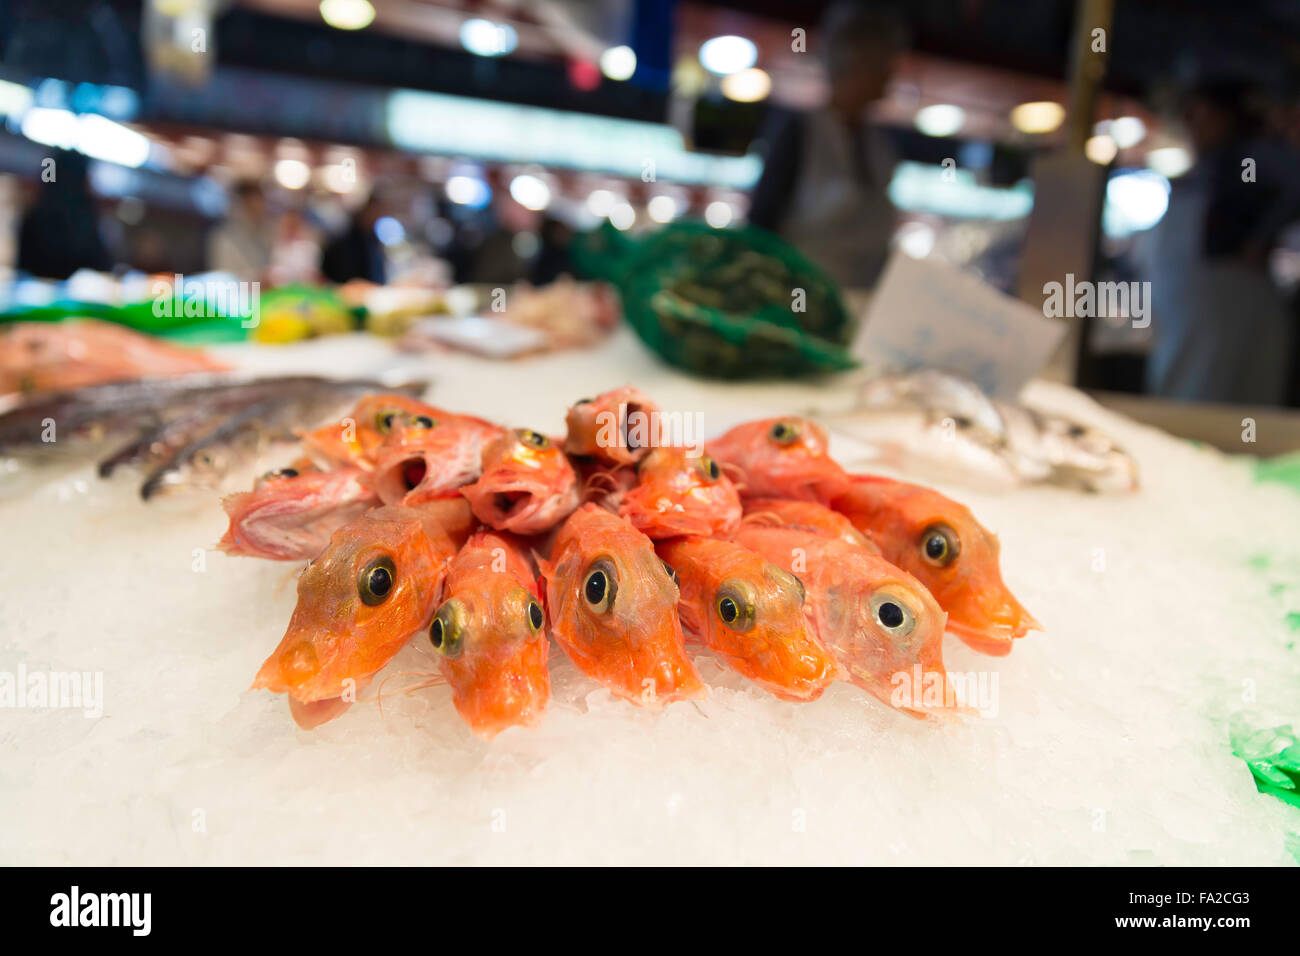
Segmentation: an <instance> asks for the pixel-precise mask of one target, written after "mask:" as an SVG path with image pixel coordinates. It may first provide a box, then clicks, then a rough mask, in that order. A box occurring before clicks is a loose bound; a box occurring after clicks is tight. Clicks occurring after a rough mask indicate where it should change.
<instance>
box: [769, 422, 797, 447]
mask: <svg viewBox="0 0 1300 956" xmlns="http://www.w3.org/2000/svg"><path fill="white" fill-rule="evenodd" d="M767 434H768V437H770V438H771V439H772V441H774V442H776V443H777V444H778V445H793V444H794V443H795V441H797V440H798V438H799V426H798V425H796V424H794V423H793V422H777V423H776V424H775V425H773V426H772V428H771V430H769V431H768V433H767Z"/></svg>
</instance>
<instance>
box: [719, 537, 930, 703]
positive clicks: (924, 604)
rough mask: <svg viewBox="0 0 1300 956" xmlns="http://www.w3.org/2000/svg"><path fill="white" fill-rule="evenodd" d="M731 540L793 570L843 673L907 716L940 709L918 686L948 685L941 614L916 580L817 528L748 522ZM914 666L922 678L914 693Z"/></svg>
mask: <svg viewBox="0 0 1300 956" xmlns="http://www.w3.org/2000/svg"><path fill="white" fill-rule="evenodd" d="M735 540H736V541H737V542H738V543H739V544H742V545H744V546H745V547H747V548H751V549H753V550H754V551H756V552H757V553H758V554H760V555H762V556H763V557H764V558H766V559H767V560H769V561H771V562H773V563H774V564H777V565H779V566H780V567H782V568H784V569H785V570H787V571H791V572H792V573H794V574H797V575H798V577H799V580H800V581H802V582H803V584H804V587H805V588H806V589H807V599H806V601H805V604H804V607H805V610H806V612H807V614H808V618H809V620H810V621H811V622H812V626H813V631H814V633H815V634H816V635H817V637H818V639H819V640H820V641H821V642H822V643H823V644H824V645H825V646H826V647H827V648H828V649H829V650H830V651H831V653H832V654H833V655H834V656H835V659H836V660H837V661H838V662H839V663H840V665H841V666H842V667H843V670H844V677H845V679H846V680H848V681H850V682H851V683H853V684H854V685H855V686H857V687H860V688H862V689H863V690H865V691H867V692H868V693H870V694H872V695H873V696H875V697H876V698H877V699H879V700H880V701H882V702H884V703H885V704H888V705H890V706H894V707H898V708H899V709H900V710H904V711H905V712H907V713H909V714H912V715H913V716H917V717H923V716H940V715H941V714H942V713H944V712H943V711H942V710H935V709H929V708H927V707H926V706H925V698H924V697H923V691H924V689H925V684H924V681H930V682H931V684H932V685H933V684H934V683H936V682H937V684H938V686H939V687H940V688H946V687H947V684H948V679H947V673H946V672H945V670H944V666H943V630H944V622H945V620H946V615H945V614H944V612H943V610H942V609H941V608H940V607H939V605H938V604H937V603H936V602H935V600H934V598H933V597H931V595H930V593H929V592H928V591H927V590H926V589H925V587H924V586H922V584H921V583H920V582H919V581H917V580H916V579H915V578H914V577H912V576H911V575H910V574H908V573H907V572H905V571H901V570H899V569H898V568H896V567H894V566H893V565H892V564H890V563H889V562H888V561H886V560H885V559H884V558H882V557H880V556H879V555H878V554H875V553H873V552H872V551H869V550H867V549H865V548H863V547H862V546H861V545H857V544H853V543H850V542H848V541H845V540H844V539H843V538H842V537H830V536H827V535H825V534H819V533H818V532H816V531H807V530H800V529H794V528H777V527H764V526H762V525H756V524H751V523H746V524H744V525H742V526H741V528H740V530H739V531H738V532H737V533H736V539H735ZM918 665H919V673H921V674H922V675H924V677H923V685H922V686H921V687H917V688H915V693H913V688H912V684H913V683H914V679H913V678H914V674H916V673H917V672H918ZM941 700H942V698H941Z"/></svg>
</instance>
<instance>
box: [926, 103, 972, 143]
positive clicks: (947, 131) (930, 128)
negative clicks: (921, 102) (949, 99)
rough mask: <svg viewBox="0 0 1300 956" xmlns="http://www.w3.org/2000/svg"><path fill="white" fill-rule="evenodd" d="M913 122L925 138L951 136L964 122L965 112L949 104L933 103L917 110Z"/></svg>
mask: <svg viewBox="0 0 1300 956" xmlns="http://www.w3.org/2000/svg"><path fill="white" fill-rule="evenodd" d="M914 122H915V123H916V128H917V129H919V130H920V131H921V132H922V133H924V134H925V135H926V136H951V135H952V134H953V133H956V132H957V131H958V130H960V129H961V128H962V124H964V123H965V122H966V111H965V110H964V109H962V108H961V107H960V106H953V105H952V104H951V103H934V104H933V105H931V106H926V107H924V108H923V109H919V110H917V111H916V119H915V120H914Z"/></svg>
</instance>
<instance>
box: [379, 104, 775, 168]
mask: <svg viewBox="0 0 1300 956" xmlns="http://www.w3.org/2000/svg"><path fill="white" fill-rule="evenodd" d="M387 114H388V115H387V129H388V138H389V139H390V140H391V141H392V143H393V145H394V146H396V147H398V148H399V149H404V150H408V151H410V152H416V153H433V154H435V155H440V156H463V157H465V158H467V159H473V160H478V161H480V162H492V163H518V164H519V165H521V166H527V165H538V166H546V167H552V168H561V169H577V170H582V171H584V172H592V173H604V174H607V175H611V176H619V177H624V178H628V179H640V178H641V176H642V175H643V174H644V173H645V163H646V158H647V157H654V161H655V176H656V178H657V179H658V180H659V181H660V182H669V183H690V184H700V185H711V186H720V187H723V188H725V189H736V190H742V191H746V190H749V189H751V188H752V187H753V185H754V183H756V182H757V181H758V174H759V173H760V172H761V171H762V168H763V164H762V161H761V160H760V159H759V158H758V157H757V156H755V155H750V156H712V155H709V154H706V153H694V152H691V151H690V150H688V149H687V148H686V143H685V140H684V139H683V138H682V134H681V132H680V131H678V130H676V129H674V128H673V127H671V126H669V125H668V124H666V123H649V122H645V121H642V120H629V119H618V118H615V117H612V116H597V115H595V114H590V113H576V112H569V111H565V110H555V109H546V108H543V107H535V106H521V105H518V104H514V103H503V102H499V101H493V100H483V99H477V98H473V97H466V96H453V95H451V94H447V93H427V92H423V91H416V90H397V91H394V92H393V93H391V94H389V96H388V109H387Z"/></svg>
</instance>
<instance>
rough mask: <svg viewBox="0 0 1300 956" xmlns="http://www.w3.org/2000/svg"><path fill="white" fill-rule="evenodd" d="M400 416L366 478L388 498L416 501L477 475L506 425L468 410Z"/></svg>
mask: <svg viewBox="0 0 1300 956" xmlns="http://www.w3.org/2000/svg"><path fill="white" fill-rule="evenodd" d="M438 415H439V416H440V417H435V416H417V417H415V418H412V419H398V420H395V421H394V422H393V423H392V427H391V431H390V432H389V433H388V436H387V437H386V438H385V439H384V442H383V444H382V445H380V446H379V448H378V449H377V450H376V451H375V455H374V462H375V464H374V468H373V470H372V471H371V472H370V474H369V476H368V477H367V479H366V480H367V483H368V484H369V485H370V487H372V488H373V489H374V490H375V493H376V494H378V495H379V498H380V500H382V501H383V502H384V504H402V505H417V504H420V503H421V502H423V501H428V500H430V499H432V498H440V497H442V496H443V495H446V494H449V493H451V492H455V491H456V490H457V489H459V488H461V487H462V486H464V485H467V484H469V483H470V482H472V481H474V480H475V479H477V478H478V476H479V473H480V471H481V470H482V467H483V450H484V449H485V448H486V447H487V446H488V445H489V444H491V443H492V442H493V441H495V440H496V439H498V438H499V437H501V435H502V434H503V433H504V430H503V429H502V428H500V427H499V426H497V425H493V424H492V423H491V422H486V421H484V420H483V419H481V418H473V417H471V416H468V415H455V414H452V413H449V412H439V413H438Z"/></svg>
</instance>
